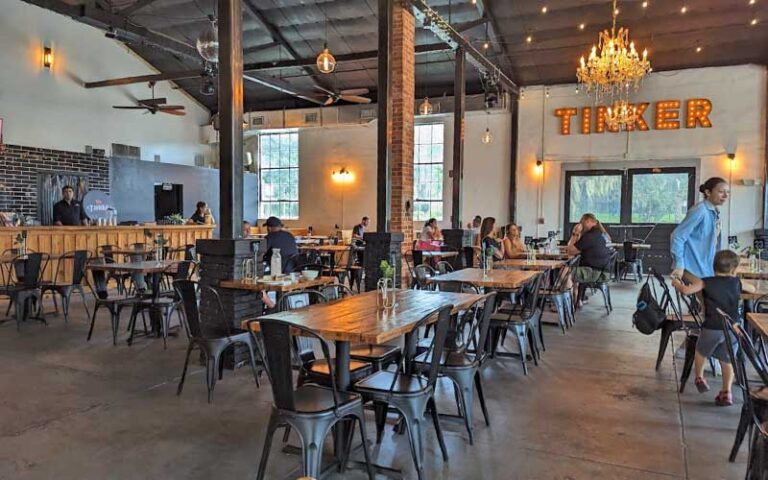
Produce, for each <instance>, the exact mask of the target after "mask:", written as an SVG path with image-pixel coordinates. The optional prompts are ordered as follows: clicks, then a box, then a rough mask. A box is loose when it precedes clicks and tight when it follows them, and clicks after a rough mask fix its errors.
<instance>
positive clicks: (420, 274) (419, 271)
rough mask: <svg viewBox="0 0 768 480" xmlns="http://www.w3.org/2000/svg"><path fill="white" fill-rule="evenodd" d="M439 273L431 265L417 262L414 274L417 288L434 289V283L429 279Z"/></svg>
mask: <svg viewBox="0 0 768 480" xmlns="http://www.w3.org/2000/svg"><path fill="white" fill-rule="evenodd" d="M435 275H437V273H436V272H435V270H434V269H433V268H432V267H430V266H429V265H424V264H417V265H416V266H415V267H414V268H413V276H414V280H415V281H416V283H415V285H414V286H415V287H416V290H434V289H435V287H434V285H432V284H430V283H429V281H428V279H429V278H431V277H434V276H435Z"/></svg>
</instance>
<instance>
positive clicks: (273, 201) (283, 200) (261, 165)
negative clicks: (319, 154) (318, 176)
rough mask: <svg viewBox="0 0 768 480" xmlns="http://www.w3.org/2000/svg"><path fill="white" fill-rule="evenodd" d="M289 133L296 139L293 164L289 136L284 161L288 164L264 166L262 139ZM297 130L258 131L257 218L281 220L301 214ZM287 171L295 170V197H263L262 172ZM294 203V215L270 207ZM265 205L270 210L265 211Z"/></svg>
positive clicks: (295, 218)
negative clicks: (274, 217) (286, 159)
mask: <svg viewBox="0 0 768 480" xmlns="http://www.w3.org/2000/svg"><path fill="white" fill-rule="evenodd" d="M286 134H287V135H289V136H293V135H295V139H296V140H295V141H296V156H295V165H294V164H293V155H292V154H291V145H292V139H290V137H289V143H288V161H287V162H286V163H287V164H288V166H276V167H275V166H272V165H270V166H269V167H265V166H264V154H265V151H266V149H265V148H264V140H265V139H266V138H272V137H278V138H279V137H280V136H281V135H286ZM299 146H300V145H299V130H298V129H296V128H290V129H278V130H265V131H261V132H259V133H258V149H259V150H258V152H257V156H258V157H257V158H258V162H259V165H258V167H259V168H258V175H259V218H260V219H265V218H267V217H271V216H276V217H279V218H280V219H281V220H298V219H299V216H300V214H301V212H300V209H301V204H300V202H299V199H300V189H299V182H300V179H301V171H300V164H301V160H300V151H299ZM269 150H270V153H271V150H272V147H271V146H270V147H269ZM281 150H282V147H278V158H281V155H282V152H281ZM265 171H268V172H288V175H289V177H290V176H291V175H292V174H293V173H294V172H295V175H296V177H295V182H296V197H295V198H278V199H268V200H267V199H265V198H264V192H265V190H266V189H265V188H264V187H265V181H264V172H265ZM292 180H293V179H291V178H289V183H288V184H289V186H290V185H291V183H292ZM272 185H279V184H272V183H270V186H272ZM286 204H288V205H293V204H295V205H296V215H295V216H293V215H286V214H283V213H281V211H280V210H282V208H278V211H277V212H276V211H274V210H273V209H272V208H273V207H275V206H277V207H281V206H282V205H286ZM265 206H269V207H270V210H269V211H266V209H265Z"/></svg>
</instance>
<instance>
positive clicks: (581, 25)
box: [579, 23, 587, 30]
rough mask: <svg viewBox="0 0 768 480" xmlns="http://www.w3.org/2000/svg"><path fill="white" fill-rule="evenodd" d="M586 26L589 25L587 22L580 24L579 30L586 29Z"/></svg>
mask: <svg viewBox="0 0 768 480" xmlns="http://www.w3.org/2000/svg"><path fill="white" fill-rule="evenodd" d="M586 26H587V24H586V23H580V24H579V30H584V28H586Z"/></svg>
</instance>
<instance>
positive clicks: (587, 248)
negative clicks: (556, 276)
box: [566, 213, 613, 283]
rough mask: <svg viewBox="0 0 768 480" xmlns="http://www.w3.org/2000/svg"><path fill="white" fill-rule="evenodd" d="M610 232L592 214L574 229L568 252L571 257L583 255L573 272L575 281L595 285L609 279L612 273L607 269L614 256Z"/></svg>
mask: <svg viewBox="0 0 768 480" xmlns="http://www.w3.org/2000/svg"><path fill="white" fill-rule="evenodd" d="M609 239H610V237H609V236H608V232H606V230H605V228H604V227H603V225H602V224H601V223H600V221H599V220H598V219H597V217H595V216H594V215H593V214H591V213H585V214H584V215H582V216H581V220H580V221H579V223H578V224H576V226H574V227H573V233H572V234H571V239H570V240H569V241H568V248H567V249H566V252H567V253H568V254H569V255H581V261H580V262H579V266H578V267H576V270H575V271H574V272H573V279H574V280H575V281H576V282H579V283H594V282H601V281H605V280H607V279H608V277H609V276H610V274H611V272H610V271H609V269H608V268H607V267H608V266H609V265H608V264H609V263H610V261H611V256H612V255H613V250H612V249H611V248H609V247H608V240H609Z"/></svg>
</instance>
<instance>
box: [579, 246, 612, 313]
mask: <svg viewBox="0 0 768 480" xmlns="http://www.w3.org/2000/svg"><path fill="white" fill-rule="evenodd" d="M618 254H619V252H617V251H615V250H614V251H613V253H611V257H610V259H609V260H608V263H606V264H605V266H604V267H603V268H601V269H600V275H599V277H598V278H599V280H597V281H595V282H582V283H580V284H579V300H583V299H584V295H585V294H586V291H587V289H588V288H589V289H591V290H600V293H602V294H603V302H604V303H605V311H606V312H607V313H608V314H609V315H610V313H611V312H612V311H613V303H612V302H611V275H613V274H612V272H614V271H615V270H616V258H617V257H618Z"/></svg>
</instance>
